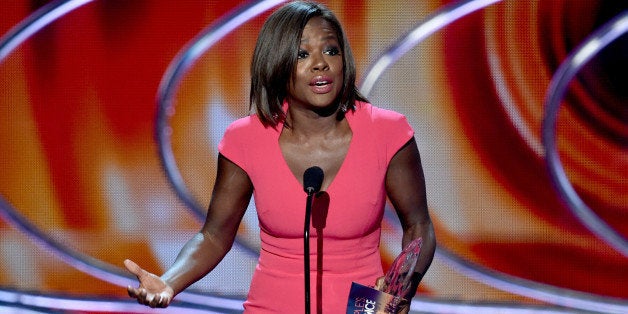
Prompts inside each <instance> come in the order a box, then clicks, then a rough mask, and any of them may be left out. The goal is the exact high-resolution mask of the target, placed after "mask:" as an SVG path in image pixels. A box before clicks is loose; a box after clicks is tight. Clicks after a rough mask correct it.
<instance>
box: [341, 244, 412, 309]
mask: <svg viewBox="0 0 628 314" xmlns="http://www.w3.org/2000/svg"><path fill="white" fill-rule="evenodd" d="M422 243H423V240H422V239H421V238H418V239H415V240H414V241H412V242H410V244H409V245H408V246H407V247H406V248H405V249H403V251H402V252H401V254H399V256H397V258H395V260H394V261H393V263H392V265H391V266H390V269H389V270H388V272H387V273H386V276H385V277H384V283H383V285H382V287H380V289H381V290H377V289H375V288H371V287H367V286H364V285H361V284H358V283H355V282H354V283H353V284H352V285H351V291H350V292H349V301H348V303H347V314H388V313H397V310H398V307H399V305H400V304H401V302H402V301H403V300H404V299H403V297H404V296H406V295H408V294H409V292H410V289H412V277H413V276H414V274H415V272H414V268H415V266H416V264H417V261H418V260H419V253H420V252H421V245H422Z"/></svg>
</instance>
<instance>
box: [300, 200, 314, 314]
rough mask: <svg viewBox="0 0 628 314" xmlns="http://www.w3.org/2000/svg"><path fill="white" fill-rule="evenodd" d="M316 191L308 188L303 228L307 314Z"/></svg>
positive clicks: (306, 309) (308, 308) (307, 311)
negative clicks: (311, 220) (311, 227)
mask: <svg viewBox="0 0 628 314" xmlns="http://www.w3.org/2000/svg"><path fill="white" fill-rule="evenodd" d="M313 190H314V189H312V188H308V191H307V200H306V204H305V227H304V228H303V265H304V273H303V275H304V277H305V314H310V217H311V216H312V196H313V195H314V191H313Z"/></svg>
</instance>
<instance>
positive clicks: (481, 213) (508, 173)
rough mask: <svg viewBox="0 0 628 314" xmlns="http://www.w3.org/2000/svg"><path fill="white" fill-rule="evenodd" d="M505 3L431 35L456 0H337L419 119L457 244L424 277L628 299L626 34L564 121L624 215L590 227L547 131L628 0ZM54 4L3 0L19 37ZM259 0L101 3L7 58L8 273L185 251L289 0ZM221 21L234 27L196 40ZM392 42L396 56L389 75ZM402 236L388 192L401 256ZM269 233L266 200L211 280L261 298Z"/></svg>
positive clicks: (483, 288)
mask: <svg viewBox="0 0 628 314" xmlns="http://www.w3.org/2000/svg"><path fill="white" fill-rule="evenodd" d="M279 2H280V1H279ZM494 2H497V3H495V4H489V5H487V6H486V7H485V8H479V9H477V10H476V11H474V12H471V13H469V14H466V15H464V16H462V17H460V18H459V19H452V20H451V23H450V24H449V25H447V26H444V27H442V28H440V29H436V30H435V31H434V32H433V34H428V35H429V36H425V38H424V39H421V40H414V41H413V40H412V38H413V37H412V36H420V35H417V34H414V35H412V34H413V33H411V32H412V31H413V30H417V29H419V30H421V29H423V30H425V29H427V28H426V25H425V24H422V23H424V22H425V21H427V20H430V21H436V22H434V23H435V25H437V26H438V23H439V22H438V19H432V18H434V17H435V13H434V12H437V11H438V10H439V9H442V8H443V6H447V5H449V6H450V9H451V8H453V6H455V3H454V2H448V1H427V0H425V1H366V0H364V1H335V0H333V1H324V3H326V4H327V5H328V6H329V7H330V8H331V9H332V10H334V11H335V12H336V13H337V14H338V16H339V18H340V19H341V21H342V23H343V24H344V26H345V28H346V32H347V33H348V36H349V39H350V42H351V45H352V47H353V51H354V54H355V58H356V59H357V65H358V78H359V84H360V86H361V88H363V90H364V91H365V93H366V94H367V95H368V98H369V100H370V101H371V102H372V103H373V104H375V105H377V106H380V107H383V108H388V109H393V110H396V111H399V112H401V113H403V114H405V115H406V116H407V117H408V119H409V121H410V123H411V124H412V126H413V127H414V129H415V131H416V135H415V137H416V139H417V142H418V144H419V149H420V151H421V154H422V160H423V166H424V169H425V174H426V181H427V190H428V200H429V207H430V213H431V216H432V219H433V221H434V224H435V226H436V234H437V238H438V245H439V251H438V253H437V256H436V259H435V261H434V263H433V265H432V268H431V269H430V271H429V273H428V274H427V276H426V277H425V278H424V280H423V283H422V285H421V289H420V294H419V295H420V296H421V297H430V298H431V297H433V298H436V299H449V300H462V301H490V302H493V301H495V302H502V301H506V302H513V301H514V302H523V303H531V304H532V303H533V304H537V303H542V302H546V301H547V300H542V298H541V299H537V298H535V297H534V296H533V293H532V294H530V293H527V292H525V291H526V289H525V287H532V289H533V290H534V289H537V290H541V291H542V290H543V289H547V288H557V289H558V290H556V291H557V293H558V294H561V293H566V294H570V293H575V295H579V293H585V294H583V295H586V296H588V297H591V298H592V299H597V298H598V297H599V298H600V300H604V298H609V297H611V298H621V299H625V298H628V290H627V289H626V282H627V281H628V259H627V255H626V254H627V253H626V252H625V251H624V252H623V253H622V250H621V247H618V246H617V245H615V246H613V245H610V244H608V242H609V241H608V240H606V239H605V235H609V234H615V235H617V234H619V235H621V237H623V241H624V242H623V245H624V247H625V239H626V236H627V235H628V192H627V190H628V183H627V181H626V178H628V152H627V149H628V122H627V120H628V111H627V110H628V109H627V107H626V103H627V102H626V101H627V91H628V89H627V88H626V87H627V86H626V83H625V82H626V71H627V70H628V66H627V58H626V55H627V50H626V48H627V47H628V45H627V40H626V39H627V38H626V36H623V37H621V38H620V39H619V40H617V41H615V42H614V43H613V44H611V45H609V46H608V47H607V48H605V49H604V50H603V51H602V52H601V53H599V54H597V56H596V57H595V58H593V59H592V61H591V62H589V63H588V64H587V65H586V66H585V67H584V68H583V69H582V70H581V71H579V73H578V76H576V78H575V79H574V80H573V81H572V83H571V84H570V85H569V91H568V93H567V94H566V95H565V101H564V102H562V104H561V107H560V110H559V114H558V116H557V123H556V127H555V128H550V129H551V130H552V132H554V134H555V135H556V143H555V145H556V147H557V149H558V153H559V157H560V161H561V163H560V165H562V167H563V168H564V171H565V173H566V174H567V176H566V178H567V181H566V182H563V183H564V184H566V185H569V186H573V188H574V191H575V192H576V195H577V196H578V197H579V198H581V199H582V200H583V202H584V203H585V204H586V208H588V209H590V211H589V213H592V214H594V216H595V217H597V218H599V220H600V221H602V222H604V223H605V225H604V228H602V229H600V230H597V231H592V230H590V229H591V228H589V227H587V224H586V223H585V222H583V221H581V219H580V218H578V216H577V215H576V214H575V209H574V206H572V205H569V204H570V203H569V202H568V199H567V198H566V197H564V196H561V195H562V194H561V193H560V191H561V185H560V184H558V183H556V182H557V181H555V180H553V177H552V175H551V172H550V171H549V170H548V169H550V168H549V166H548V163H547V162H546V158H545V156H546V147H545V146H544V143H543V141H542V128H543V124H542V122H543V119H544V118H545V116H546V114H545V112H544V102H545V97H546V93H547V91H548V88H549V84H550V81H551V79H552V76H553V74H554V73H555V71H556V70H557V69H558V67H559V66H560V65H561V63H562V62H563V61H564V60H565V59H566V58H567V57H569V54H570V53H571V52H572V51H574V49H576V48H577V47H578V45H579V44H581V43H582V42H583V41H584V40H585V39H586V38H587V36H589V35H590V34H592V33H593V32H594V31H595V30H596V29H599V28H600V27H601V26H603V25H604V24H605V23H606V22H607V21H609V20H611V19H612V18H613V17H614V16H616V15H618V14H620V13H621V12H622V11H625V10H626V4H625V3H623V2H622V1H601V0H600V1H584V0H582V1H580V0H571V1H568V0H562V1H561V0H555V1H503V2H499V1H494ZM46 4H47V1H34V0H33V1H26V0H20V1H18V0H16V1H7V2H3V4H2V7H1V8H0V34H4V33H6V32H8V31H9V30H11V29H12V28H13V27H14V26H15V25H16V24H18V23H19V22H20V21H22V20H23V19H25V18H26V17H27V16H29V15H30V14H32V13H33V12H35V11H36V10H37V9H39V8H41V7H43V6H44V5H46ZM247 5H248V6H250V5H251V3H238V2H234V1H213V0H212V1H208V0H203V1H201V0H198V1H195V0H183V1H171V0H150V1H139V0H137V1H136V0H134V1H122V0H99V1H91V2H89V3H87V4H85V5H83V6H81V7H78V8H76V9H74V10H71V11H70V12H68V13H67V14H65V15H63V16H61V17H59V18H58V19H56V20H55V21H54V22H52V23H50V24H49V25H47V26H45V27H43V28H42V29H41V30H39V31H36V32H35V33H34V34H33V35H32V36H29V37H28V38H26V39H25V40H24V41H23V43H21V44H20V45H19V46H17V47H15V48H14V49H11V50H10V53H8V55H6V56H2V57H3V59H2V60H0V113H1V114H0V156H1V157H0V174H1V175H0V198H1V199H0V201H1V203H0V205H1V210H0V212H1V213H2V215H1V217H2V218H3V219H2V220H0V239H1V240H0V287H2V288H3V289H8V290H11V289H15V290H19V291H35V292H41V293H52V294H62V295H74V296H84V295H89V296H105V297H122V296H124V295H125V294H126V291H125V289H124V288H123V287H121V286H124V285H125V284H126V281H125V277H124V271H123V270H122V261H123V260H124V259H126V258H130V259H132V260H134V261H136V262H138V263H139V264H140V265H142V266H144V267H145V268H146V269H148V270H151V271H153V272H156V273H161V272H162V271H163V270H164V269H165V268H166V267H168V266H169V265H170V264H171V263H172V261H173V259H174V257H175V255H176V253H177V252H178V250H179V249H180V248H181V247H182V245H183V244H184V243H185V241H187V239H189V238H190V237H191V236H192V235H193V234H194V233H195V232H196V231H198V229H199V227H200V225H201V222H202V214H203V213H202V212H203V211H204V210H205V207H206V206H207V204H208V202H209V199H210V197H211V191H212V185H213V181H214V173H215V170H216V157H217V154H218V152H217V149H216V147H217V144H218V141H219V140H220V139H221V137H222V134H223V132H224V130H225V128H226V126H227V125H228V124H229V123H230V122H231V121H233V120H234V119H237V118H239V117H242V116H244V115H246V114H248V112H249V110H248V94H249V78H250V76H249V62H250V59H251V54H252V51H253V47H254V44H255V39H256V36H257V33H258V31H259V29H260V27H261V25H262V23H263V21H264V19H265V18H266V17H267V16H268V14H269V12H270V11H268V10H265V9H264V10H261V11H259V10H258V11H255V10H253V11H255V12H254V13H255V14H254V15H253V16H250V17H246V16H242V15H238V13H240V12H242V11H243V10H245V9H246V8H247V7H246V6H247ZM449 18H451V16H450V17H449ZM234 22H237V25H234V26H233V27H231V28H224V27H223V28H220V27H222V26H224V25H227V23H234ZM440 23H442V20H441V21H440ZM441 26H443V25H441ZM212 27H213V28H212ZM421 27H423V28H421ZM225 29H226V30H225ZM13 30H14V31H15V30H16V29H15V28H13ZM208 30H209V31H210V32H212V31H213V33H212V34H214V35H215V36H214V37H213V38H218V40H217V41H216V42H215V43H210V44H205V46H204V48H202V49H201V50H203V49H204V50H203V51H202V52H201V53H198V54H197V55H195V54H194V52H190V51H189V50H186V49H187V48H189V47H191V46H190V45H191V44H193V43H194V42H195V38H198V37H197V36H199V35H200V34H202V33H203V32H204V31H205V32H207V31H208ZM216 30H225V33H224V34H221V33H220V32H218V31H216ZM210 35H211V34H210ZM208 37H211V36H207V37H205V38H208ZM4 39H5V40H6V39H7V38H6V37H5V38H4ZM404 40H405V41H404ZM408 42H410V43H411V45H410V46H408V47H400V45H398V43H408ZM5 48H6V47H5ZM402 48H403V49H402ZM404 49H405V50H404ZM186 51H187V53H188V54H190V55H191V57H190V59H189V60H190V62H188V63H186V64H184V65H183V66H181V63H177V60H180V59H178V58H179V57H181V56H182V55H181V54H180V53H182V52H186ZM395 53H396V54H395ZM0 56H1V55H0ZM196 56H198V57H196ZM383 56H385V57H391V56H393V57H391V60H394V62H393V63H392V64H390V65H389V66H388V67H385V69H384V70H383V71H379V72H378V71H377V70H378V69H377V68H374V66H375V65H376V64H380V63H378V61H381V60H382V59H381V58H382V57H383ZM177 65H179V66H180V67H179V69H182V71H181V72H180V73H178V74H175V76H174V78H173V77H171V76H168V75H169V73H172V72H168V69H169V67H170V69H173V68H175V67H176V66H177ZM380 70H381V68H380ZM373 73H376V74H377V75H379V76H377V77H376V78H375V79H374V81H372V82H370V83H369V81H367V79H366V78H367V75H368V74H371V75H373ZM160 82H161V83H162V87H164V86H165V87H168V88H164V89H162V91H166V92H167V95H166V96H165V97H163V98H160V97H159V94H158V91H159V88H160ZM367 83H369V84H370V85H369V84H367ZM168 84H171V85H170V86H169V85H168ZM160 100H162V101H161V102H160ZM346 162H351V161H350V160H348V161H346ZM277 184H278V185H280V184H282V182H277ZM400 234H401V231H400V228H399V225H398V223H397V221H396V217H395V215H394V212H393V211H392V210H387V214H386V217H385V221H384V229H383V242H382V246H381V250H382V253H383V256H384V261H383V263H384V266H387V265H389V264H390V262H391V261H392V259H393V258H394V257H395V256H396V254H398V253H399V252H400V250H401V247H400V243H401V242H400ZM621 237H620V239H622V238H621ZM258 249H259V243H258V226H257V220H256V216H255V208H254V206H252V205H251V207H250V208H249V210H248V211H247V214H246V216H245V217H244V220H243V222H242V225H241V227H240V232H239V237H238V239H237V243H236V244H235V245H234V248H233V250H232V251H231V252H230V253H229V255H228V256H227V257H226V259H225V260H224V261H223V263H222V264H221V265H220V266H219V267H218V268H217V269H216V270H215V271H214V272H213V273H212V274H210V275H209V276H208V277H207V278H205V279H204V280H202V281H200V282H199V283H197V284H195V285H194V286H193V287H192V288H191V289H195V290H198V291H201V292H203V293H210V294H214V295H225V296H232V297H237V298H242V297H244V296H245V294H246V292H247V289H248V284H249V281H250V277H251V274H252V272H253V270H254V267H255V262H256V258H257V251H258ZM509 283H510V284H509Z"/></svg>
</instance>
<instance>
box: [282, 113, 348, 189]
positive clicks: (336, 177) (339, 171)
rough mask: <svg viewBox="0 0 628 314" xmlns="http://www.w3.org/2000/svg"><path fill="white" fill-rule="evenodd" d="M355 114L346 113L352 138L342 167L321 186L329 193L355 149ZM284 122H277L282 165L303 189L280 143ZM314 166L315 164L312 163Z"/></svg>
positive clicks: (294, 182) (296, 184) (294, 181)
mask: <svg viewBox="0 0 628 314" xmlns="http://www.w3.org/2000/svg"><path fill="white" fill-rule="evenodd" d="M353 114H354V112H350V113H349V112H348V113H347V114H345V117H344V118H345V119H346V120H347V124H348V125H349V129H350V130H351V139H350V140H349V147H348V148H347V152H346V153H345V156H344V158H343V160H342V162H341V164H340V167H339V168H338V171H337V172H336V174H335V175H334V177H333V178H332V179H331V181H330V182H329V185H328V186H327V187H326V188H324V189H323V188H321V191H325V192H327V193H329V192H330V191H331V190H332V188H333V187H334V185H335V184H334V183H335V182H336V181H337V180H338V178H339V177H340V176H341V175H342V173H343V172H344V171H345V170H344V168H346V167H347V166H346V164H347V160H348V159H349V157H350V155H351V152H352V151H353V146H354V143H355V136H356V134H355V132H354V127H353V125H352V122H351V118H350V116H352V115H353ZM284 126H285V125H284V122H283V121H281V122H279V124H277V132H276V135H277V138H276V145H277V146H276V147H277V153H278V154H279V158H280V159H281V167H282V168H283V171H287V172H288V174H289V175H290V177H291V178H292V179H291V180H292V182H293V184H294V185H295V186H297V187H299V188H300V189H301V190H302V189H303V183H302V182H301V181H300V180H299V178H298V177H297V175H296V174H295V173H294V172H293V171H292V169H291V168H290V165H288V161H287V160H286V157H285V156H284V154H283V151H282V149H281V145H280V144H279V138H280V137H281V133H282V132H283V128H284ZM312 166H314V165H312Z"/></svg>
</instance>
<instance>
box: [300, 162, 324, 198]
mask: <svg viewBox="0 0 628 314" xmlns="http://www.w3.org/2000/svg"><path fill="white" fill-rule="evenodd" d="M323 177H324V174H323V169H321V168H320V167H318V166H313V167H310V168H307V169H306V170H305V172H304V173H303V190H304V191H305V192H306V193H316V192H318V191H320V189H321V186H322V185H323Z"/></svg>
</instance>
